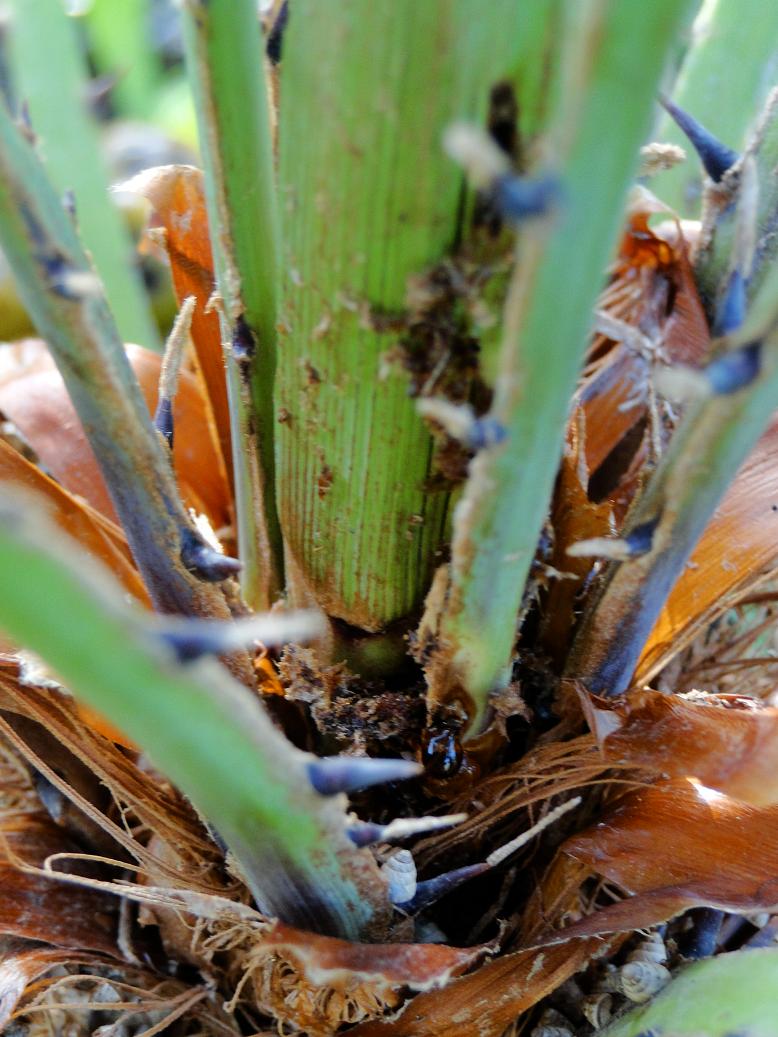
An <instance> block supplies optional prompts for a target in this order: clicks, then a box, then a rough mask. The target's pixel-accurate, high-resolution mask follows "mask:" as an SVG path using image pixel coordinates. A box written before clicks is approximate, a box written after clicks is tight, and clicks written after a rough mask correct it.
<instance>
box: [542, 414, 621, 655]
mask: <svg viewBox="0 0 778 1037" xmlns="http://www.w3.org/2000/svg"><path fill="white" fill-rule="evenodd" d="M585 439H586V415H585V410H584V408H583V407H579V408H578V411H577V413H576V415H575V416H574V418H573V420H572V421H571V422H570V425H569V426H568V430H567V442H566V443H565V452H564V454H563V456H562V462H561V465H560V469H559V475H558V476H557V484H556V490H555V493H554V501H553V505H552V511H551V524H552V526H553V529H554V546H553V552H552V555H551V565H552V566H553V568H554V569H555V570H556V571H557V572H558V573H560V574H561V575H560V577H559V578H558V579H555V580H553V581H552V582H551V585H550V587H549V592H548V599H547V603H546V605H545V607H544V610H543V611H544V614H545V621H544V630H543V641H544V644H545V646H546V648H547V649H548V650H549V651H550V652H551V653H552V655H554V654H556V653H557V652H561V651H563V650H564V648H565V645H566V644H567V641H568V637H569V634H570V631H571V629H572V627H573V624H574V622H575V614H574V607H575V599H576V595H577V594H578V592H579V591H580V589H581V585H582V584H583V582H584V580H585V579H586V577H587V576H588V574H589V572H590V571H591V569H592V565H593V562H594V559H592V558H573V557H571V556H570V555H568V553H567V549H568V547H570V545H571V544H573V543H575V542H576V541H577V540H588V539H590V538H592V537H603V536H607V535H608V534H609V533H612V532H613V521H612V510H611V506H610V503H609V502H608V501H607V500H606V501H603V503H601V504H594V503H592V501H590V499H589V495H588V493H587V485H588V481H589V475H588V470H587V459H586V458H585V457H584V454H583V449H582V444H583V442H584V441H585Z"/></svg>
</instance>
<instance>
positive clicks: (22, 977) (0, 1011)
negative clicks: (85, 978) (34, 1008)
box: [0, 940, 97, 1030]
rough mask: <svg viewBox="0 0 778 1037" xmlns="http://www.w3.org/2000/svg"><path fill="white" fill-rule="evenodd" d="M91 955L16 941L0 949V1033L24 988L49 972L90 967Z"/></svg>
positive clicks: (93, 960)
mask: <svg viewBox="0 0 778 1037" xmlns="http://www.w3.org/2000/svg"><path fill="white" fill-rule="evenodd" d="M96 960H97V959H94V958H93V956H92V955H87V954H76V953H75V952H73V951H67V950H63V949H61V948H58V947H41V946H36V945H35V944H34V943H27V942H26V941H22V940H18V941H12V942H11V943H10V945H6V946H3V947H0V1030H1V1029H2V1028H3V1027H4V1026H5V1024H6V1023H7V1022H8V1020H9V1019H10V1018H11V1016H12V1015H13V1013H14V1010H15V1009H16V1006H17V1005H18V1004H19V1001H20V1000H21V998H22V997H23V995H24V993H25V991H26V990H27V988H28V987H29V986H30V985H31V984H32V983H35V982H36V980H38V979H40V978H41V976H44V975H45V974H46V973H47V972H48V971H49V970H50V969H52V968H55V967H56V966H58V965H64V964H79V965H88V964H92V963H94V962H95V961H96Z"/></svg>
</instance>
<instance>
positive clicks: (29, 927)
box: [0, 813, 119, 956]
mask: <svg viewBox="0 0 778 1037" xmlns="http://www.w3.org/2000/svg"><path fill="white" fill-rule="evenodd" d="M68 849H75V847H72V846H70V847H69V846H68V845H67V842H66V841H65V840H64V839H63V833H62V830H61V829H60V828H58V826H57V825H55V824H54V822H53V821H51V820H50V818H49V817H48V816H47V815H46V814H43V813H40V814H31V813H26V814H17V815H10V816H8V817H4V818H2V820H0V934H2V935H3V936H14V937H22V938H24V939H30V940H38V941H40V942H42V943H50V944H53V945H54V946H56V947H69V948H72V949H73V950H76V951H97V952H100V953H103V954H109V955H114V956H119V951H118V949H117V946H116V913H115V908H116V905H115V903H114V902H113V901H112V900H111V899H110V898H108V897H106V896H104V895H103V894H100V893H97V892H95V891H93V890H87V889H75V888H74V887H73V886H71V885H69V884H68V885H65V884H64V883H61V882H58V881H57V879H56V877H54V876H52V877H51V878H49V877H47V876H42V875H40V874H35V873H32V872H29V873H28V872H27V871H25V870H24V869H23V868H22V867H20V862H21V863H22V864H30V865H33V866H34V867H36V868H37V867H39V866H40V865H42V864H43V862H44V861H45V859H46V858H47V857H48V856H49V855H50V854H53V853H61V852H62V851H63V850H68Z"/></svg>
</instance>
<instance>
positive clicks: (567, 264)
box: [425, 0, 689, 731]
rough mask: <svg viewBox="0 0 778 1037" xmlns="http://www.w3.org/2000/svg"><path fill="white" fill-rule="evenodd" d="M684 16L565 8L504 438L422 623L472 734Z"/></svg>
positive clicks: (498, 663) (611, 4) (527, 239)
mask: <svg viewBox="0 0 778 1037" xmlns="http://www.w3.org/2000/svg"><path fill="white" fill-rule="evenodd" d="M688 7H689V5H688V3H686V2H685V0H661V2H657V3H652V4H641V5H637V6H635V5H632V4H628V5H627V4H623V3H620V2H618V0H587V2H581V3H577V4H572V5H570V6H569V7H568V8H567V9H566V21H565V24H564V27H563V33H562V36H561V45H562V47H563V51H562V60H561V68H562V75H563V77H564V80H563V82H562V83H561V86H560V92H559V98H558V104H557V109H556V113H555V115H554V117H553V119H552V120H551V122H550V125H549V129H548V134H547V138H546V141H545V149H544V151H545V161H546V162H547V163H548V164H550V166H551V168H552V170H554V171H555V172H557V173H558V175H559V176H560V177H561V180H562V187H563V194H564V197H563V200H562V203H561V208H560V211H559V212H558V213H557V214H556V215H555V217H554V218H553V219H552V220H551V221H550V222H549V221H544V222H541V223H538V224H536V225H534V226H527V228H526V229H524V230H523V231H522V233H521V237H520V240H519V245H518V253H517V261H516V271H515V274H514V280H513V284H512V286H511V290H510V294H509V298H508V301H507V305H506V311H505V323H504V330H503V344H502V351H501V358H500V363H499V372H498V377H497V382H496V386H495V397H494V404H493V407H492V411H491V414H492V416H493V417H494V418H496V419H497V421H498V422H499V423H500V424H501V425H502V426H503V427H504V428H505V430H506V432H507V439H506V441H505V443H504V444H501V445H499V446H496V447H493V448H490V449H488V450H485V451H483V452H482V453H480V454H479V455H478V456H477V457H476V458H475V460H474V461H473V462H472V464H471V467H470V475H469V479H468V482H467V485H466V487H465V492H464V494H463V497H462V500H461V502H460V503H459V505H458V506H457V510H456V513H455V519H454V539H453V545H452V562H451V568H450V580H449V585H448V587H447V589H446V594H445V598H446V600H445V605H444V611H443V613H442V616H435V615H431V614H430V613H429V612H428V615H427V617H426V619H425V626H426V627H427V629H434V630H435V631H436V641H437V646H438V647H437V650H436V651H435V653H434V655H433V658H432V660H431V663H430V666H429V669H428V677H429V679H430V700H431V702H432V704H433V706H435V705H437V704H444V703H445V704H450V703H452V701H459V702H460V703H461V704H462V705H463V706H464V709H465V711H466V712H467V714H468V715H469V719H470V721H471V722H472V725H473V730H474V731H476V730H478V728H479V727H480V726H481V725H482V723H483V720H484V717H485V714H486V708H487V703H488V696H489V694H490V692H491V691H493V690H494V689H495V688H496V687H498V686H499V685H500V684H501V683H502V682H504V681H505V680H506V679H507V676H508V668H509V664H510V660H511V656H512V649H513V644H514V640H515V637H516V622H517V615H518V610H519V605H520V601H521V596H522V592H523V588H524V585H525V582H526V579H527V574H528V572H529V567H530V564H531V561H532V558H533V556H534V554H535V548H536V545H537V542H538V538H539V535H540V531H541V528H542V525H543V522H544V520H545V517H546V515H547V513H548V503H549V499H550V496H551V492H552V488H553V484H554V478H555V476H556V472H557V468H558V464H559V458H560V455H561V449H562V437H563V434H564V427H565V417H566V414H567V409H568V406H569V401H570V397H571V395H572V393H573V390H574V387H575V382H576V378H577V376H578V372H579V369H580V365H581V362H582V359H583V354H584V349H585V346H586V340H587V332H588V330H589V327H590V324H591V320H592V309H593V306H594V303H595V300H596V297H597V293H598V291H599V290H600V288H601V286H602V279H603V273H602V272H603V270H604V269H605V266H606V264H607V261H608V258H609V256H610V254H611V252H612V249H613V245H614V240H615V237H616V234H617V232H618V228H619V224H620V219H621V215H622V211H623V202H624V196H625V193H626V190H627V187H628V185H629V182H630V179H631V177H632V175H633V173H634V170H635V167H636V162H637V156H638V149H639V146H640V144H641V143H642V141H643V139H644V136H645V134H646V132H647V131H648V127H649V125H650V121H651V116H652V111H653V99H654V95H655V92H656V88H657V84H658V81H659V77H660V75H661V72H662V68H663V63H664V56H665V54H666V52H667V49H668V46H669V45H670V44H671V42H672V40H673V38H674V34H675V33H676V31H677V29H678V27H679V25H681V24H682V22H683V19H684V16H685V13H686V11H687V8H688ZM605 128H607V131H606V129H605ZM432 607H433V606H432V603H431V609H432Z"/></svg>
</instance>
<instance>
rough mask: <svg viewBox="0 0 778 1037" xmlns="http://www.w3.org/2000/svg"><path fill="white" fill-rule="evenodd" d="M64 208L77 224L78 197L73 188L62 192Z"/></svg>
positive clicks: (67, 188)
mask: <svg viewBox="0 0 778 1037" xmlns="http://www.w3.org/2000/svg"><path fill="white" fill-rule="evenodd" d="M62 208H63V209H64V210H65V212H66V213H67V214H68V216H69V217H70V219H71V220H72V222H73V223H76V217H77V210H76V196H75V194H74V193H73V189H72V187H66V188H65V190H64V191H63V192H62Z"/></svg>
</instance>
